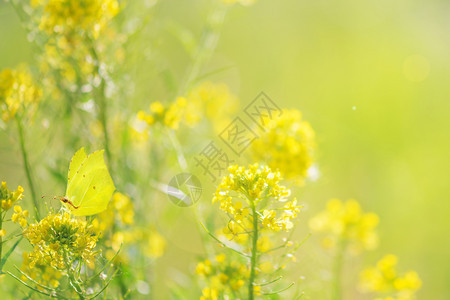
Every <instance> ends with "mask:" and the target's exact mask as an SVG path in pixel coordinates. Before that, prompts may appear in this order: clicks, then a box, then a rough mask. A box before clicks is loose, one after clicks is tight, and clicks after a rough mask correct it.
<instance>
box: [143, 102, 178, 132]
mask: <svg viewBox="0 0 450 300" xmlns="http://www.w3.org/2000/svg"><path fill="white" fill-rule="evenodd" d="M186 105H187V103H186V99H184V98H182V97H179V98H177V99H176V100H175V101H174V102H173V103H171V104H170V105H168V106H164V105H163V104H162V103H161V102H159V101H157V102H153V103H152V104H150V114H147V113H146V112H144V111H142V110H141V111H139V112H138V114H137V118H138V119H139V120H141V121H144V122H145V123H147V125H148V126H153V125H154V124H161V125H164V126H167V127H169V128H171V129H178V127H179V125H180V123H181V122H182V121H183V120H184V116H185V112H186Z"/></svg>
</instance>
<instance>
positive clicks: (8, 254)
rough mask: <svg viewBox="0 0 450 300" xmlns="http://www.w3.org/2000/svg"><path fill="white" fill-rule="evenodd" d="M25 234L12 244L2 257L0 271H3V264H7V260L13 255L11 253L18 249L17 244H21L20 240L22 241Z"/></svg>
mask: <svg viewBox="0 0 450 300" xmlns="http://www.w3.org/2000/svg"><path fill="white" fill-rule="evenodd" d="M22 239H23V236H22V237H21V238H20V239H18V240H17V241H16V242H15V243H14V245H12V247H11V248H9V250H8V252H6V253H5V255H4V256H3V257H2V261H1V263H0V273H3V266H4V265H5V263H6V261H7V260H8V258H9V256H10V255H11V253H13V251H14V249H16V247H17V245H19V243H20V241H22Z"/></svg>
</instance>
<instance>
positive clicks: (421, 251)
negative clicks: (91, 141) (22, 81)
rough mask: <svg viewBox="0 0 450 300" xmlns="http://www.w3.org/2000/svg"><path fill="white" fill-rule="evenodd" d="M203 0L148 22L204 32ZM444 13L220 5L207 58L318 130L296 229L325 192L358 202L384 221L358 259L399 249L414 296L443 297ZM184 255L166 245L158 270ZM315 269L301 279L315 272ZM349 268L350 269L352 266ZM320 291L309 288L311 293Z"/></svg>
mask: <svg viewBox="0 0 450 300" xmlns="http://www.w3.org/2000/svg"><path fill="white" fill-rule="evenodd" d="M207 6H208V3H207V2H206V1H173V0H162V1H160V3H159V4H158V5H157V7H156V8H155V11H154V16H153V17H154V18H158V19H161V20H165V21H169V22H172V21H173V22H177V23H179V24H181V25H182V26H183V27H186V28H187V29H189V30H192V32H193V34H194V36H199V35H200V31H201V27H202V24H203V23H204V20H205V15H206V13H207V10H206V7H207ZM449 10H450V2H448V1H440V0H429V1H417V0H410V1H404V0H400V1H388V0H379V1H356V0H343V1H333V0H328V1H325V0H318V1H296V0H290V1H287V0H285V1H275V0H260V1H258V2H257V3H256V4H255V5H253V6H251V7H242V6H236V7H234V8H233V9H232V10H231V11H230V12H229V14H228V15H227V18H226V20H225V24H224V27H223V31H222V36H221V40H220V42H219V45H218V49H217V51H216V53H215V55H214V56H213V58H212V60H211V62H210V64H209V67H208V68H211V69H214V68H219V67H228V66H231V68H229V69H227V70H226V71H224V72H221V73H219V74H216V75H214V76H213V77H212V78H210V79H211V80H212V81H223V82H226V83H228V84H229V85H230V87H231V90H232V91H233V92H234V93H235V94H236V95H238V97H239V98H240V99H241V103H242V106H245V105H246V104H247V103H249V102H250V101H251V100H252V99H253V98H254V97H255V96H256V95H257V94H258V93H259V92H260V91H264V92H266V93H267V94H268V95H269V96H270V97H271V98H272V99H273V100H274V101H275V102H276V103H277V104H278V105H279V106H281V107H284V108H297V109H300V110H301V111H302V112H303V115H304V118H305V119H306V120H308V121H309V122H310V123H311V124H312V126H313V128H314V129H315V131H316V133H317V140H318V157H317V161H318V166H319V169H320V173H321V177H320V178H319V180H317V181H316V182H314V183H311V184H309V185H307V186H306V187H305V188H304V190H303V191H302V196H301V200H302V201H303V202H306V203H308V209H307V210H306V212H305V213H304V214H303V215H302V217H303V218H304V220H305V223H304V224H303V225H304V227H305V229H304V230H305V231H307V229H306V225H305V224H306V223H307V222H306V221H307V219H309V218H310V217H311V216H312V215H313V214H314V213H315V212H317V211H319V210H321V209H323V207H324V204H325V202H326V201H327V200H328V199H329V198H331V197H337V198H341V199H343V200H345V199H347V198H355V199H357V200H359V201H360V202H361V203H362V206H363V208H364V209H365V210H367V211H374V212H376V213H377V214H378V215H379V216H380V235H381V242H380V246H379V248H378V249H377V250H376V251H374V252H371V253H368V254H367V255H366V256H365V257H364V258H363V259H362V261H358V263H361V264H362V265H366V264H369V263H373V262H374V261H375V260H377V259H378V258H380V257H381V256H382V255H383V254H385V253H393V254H395V255H398V256H399V264H400V269H403V270H405V269H409V268H411V269H415V270H416V271H417V272H418V273H419V275H420V276H421V278H422V280H423V287H422V289H421V291H420V292H419V299H437V300H438V299H449V298H450V288H449V283H450V239H449V234H448V230H449V228H450V183H449V175H448V173H449V171H450V159H448V156H449V153H450V133H449V130H450V101H449V92H450V84H449V82H450V55H449V49H450V19H449V17H448V15H449V14H448V13H449ZM160 34H161V36H159V37H157V38H158V39H160V47H161V49H163V51H165V52H167V53H168V54H167V57H172V58H174V59H173V60H171V61H170V62H169V68H170V69H171V70H173V71H174V73H176V74H178V73H179V74H180V75H179V77H180V78H181V77H182V74H183V73H184V70H185V68H186V65H187V64H188V57H187V56H186V54H185V53H184V52H183V50H182V49H181V46H180V45H179V43H178V42H177V41H176V40H175V39H173V38H171V37H170V35H168V34H167V33H165V36H163V35H164V33H160ZM143 43H145V41H143ZM24 61H25V62H32V61H33V50H32V47H31V45H30V44H29V43H28V42H27V36H26V32H25V31H24V30H23V29H22V27H21V25H20V21H19V19H18V17H17V16H16V14H15V12H14V11H13V9H12V8H11V7H10V5H9V4H8V3H4V2H0V69H3V68H6V67H14V66H16V65H17V64H18V63H21V62H24ZM206 71H207V70H206ZM142 72H144V71H142ZM142 76H144V77H145V74H142ZM156 96H158V97H163V95H156ZM130 105H135V104H130ZM137 106H139V105H137ZM0 140H1V141H2V142H1V145H0V153H1V157H0V178H1V180H6V181H7V182H8V183H9V184H10V186H15V185H16V184H19V183H21V184H22V182H23V184H24V180H23V177H24V174H22V171H21V169H19V168H17V166H19V165H20V159H19V155H18V153H17V151H16V148H14V146H13V145H12V143H10V141H9V140H8V139H7V138H6V134H4V133H3V132H0ZM191 241H192V242H193V243H194V242H196V241H198V240H196V239H194V240H192V239H191ZM314 242H316V241H310V242H309V243H307V245H306V246H305V248H304V249H303V250H301V251H300V252H299V254H298V257H299V260H300V262H301V261H305V264H306V265H307V266H305V270H307V271H305V272H307V273H309V271H314V267H313V266H308V262H307V261H306V259H302V255H306V256H307V255H310V256H311V257H314V255H312V254H308V253H311V251H313V250H314V249H317V245H314V244H312V243H314ZM170 248H171V244H170V241H169V249H170ZM194 248H195V247H194ZM180 253H181V250H180V252H177V251H176V250H169V252H168V254H167V255H166V256H165V257H164V258H163V259H162V262H161V263H160V264H159V266H160V267H159V268H161V265H164V262H169V261H170V257H171V256H172V257H173V256H176V255H179V254H180ZM192 257H195V256H194V255H193V256H192ZM185 263H186V261H185ZM350 265H351V264H350ZM299 268H301V264H300V265H299ZM308 270H309V271H308ZM316 271H317V272H315V273H314V272H312V273H311V274H307V278H306V281H308V280H310V283H311V282H314V280H315V279H317V280H318V278H319V277H320V276H321V275H320V274H319V273H320V272H321V270H320V269H319V270H317V269H316ZM300 272H302V271H300ZM348 273H349V274H348V278H352V276H355V275H354V274H353V273H352V270H351V267H350V270H348ZM347 284H348V288H349V290H351V289H352V287H353V286H352V285H354V284H353V283H352V280H351V279H349V280H348V282H347ZM318 290H319V288H318V287H317V286H316V287H315V286H314V284H311V287H310V291H309V295H310V296H311V299H317V298H316V297H314V295H315V293H316V292H317V291H318ZM347 297H348V299H353V296H352V292H348V296H347Z"/></svg>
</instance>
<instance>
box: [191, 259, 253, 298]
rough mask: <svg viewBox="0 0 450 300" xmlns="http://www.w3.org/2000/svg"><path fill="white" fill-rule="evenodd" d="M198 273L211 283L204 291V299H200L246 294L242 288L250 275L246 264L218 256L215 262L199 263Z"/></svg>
mask: <svg viewBox="0 0 450 300" xmlns="http://www.w3.org/2000/svg"><path fill="white" fill-rule="evenodd" d="M196 273H197V274H198V275H200V276H201V278H203V279H205V281H206V282H208V283H209V286H208V287H205V288H204V289H203V292H202V297H203V298H200V299H213V298H211V297H214V296H215V295H216V293H217V295H220V296H226V295H228V296H231V295H235V296H236V295H238V294H239V293H241V292H244V290H242V291H241V288H242V287H243V286H244V284H245V282H246V280H248V275H249V272H248V268H247V267H246V265H245V264H242V263H240V262H238V261H236V260H234V259H233V258H232V257H229V256H227V255H225V254H223V253H221V254H219V255H217V256H216V258H215V260H214V261H211V260H209V259H206V260H204V261H201V262H199V263H198V264H197V267H196ZM212 291H214V292H212ZM208 297H209V298H208Z"/></svg>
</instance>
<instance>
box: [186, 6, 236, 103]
mask: <svg viewBox="0 0 450 300" xmlns="http://www.w3.org/2000/svg"><path fill="white" fill-rule="evenodd" d="M217 2H218V3H217V4H216V7H214V8H213V11H212V13H211V14H209V16H208V19H207V20H206V25H205V28H204V29H203V33H202V37H201V40H200V43H199V45H198V47H197V50H196V52H195V55H194V59H193V61H192V64H191V65H190V67H189V68H188V70H187V72H186V74H185V76H184V79H183V82H182V84H181V86H180V89H179V90H178V95H184V94H185V93H186V92H187V91H188V89H189V87H190V85H191V84H192V83H193V81H194V80H195V79H196V78H197V77H198V76H199V74H200V71H201V68H202V66H203V64H204V63H206V62H207V61H208V60H209V58H210V57H211V55H212V54H213V53H214V50H215V49H216V47H217V43H218V42H219V38H220V31H221V29H222V25H223V21H224V20H225V16H226V13H227V8H228V7H227V5H224V4H223V3H220V1H217Z"/></svg>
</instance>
